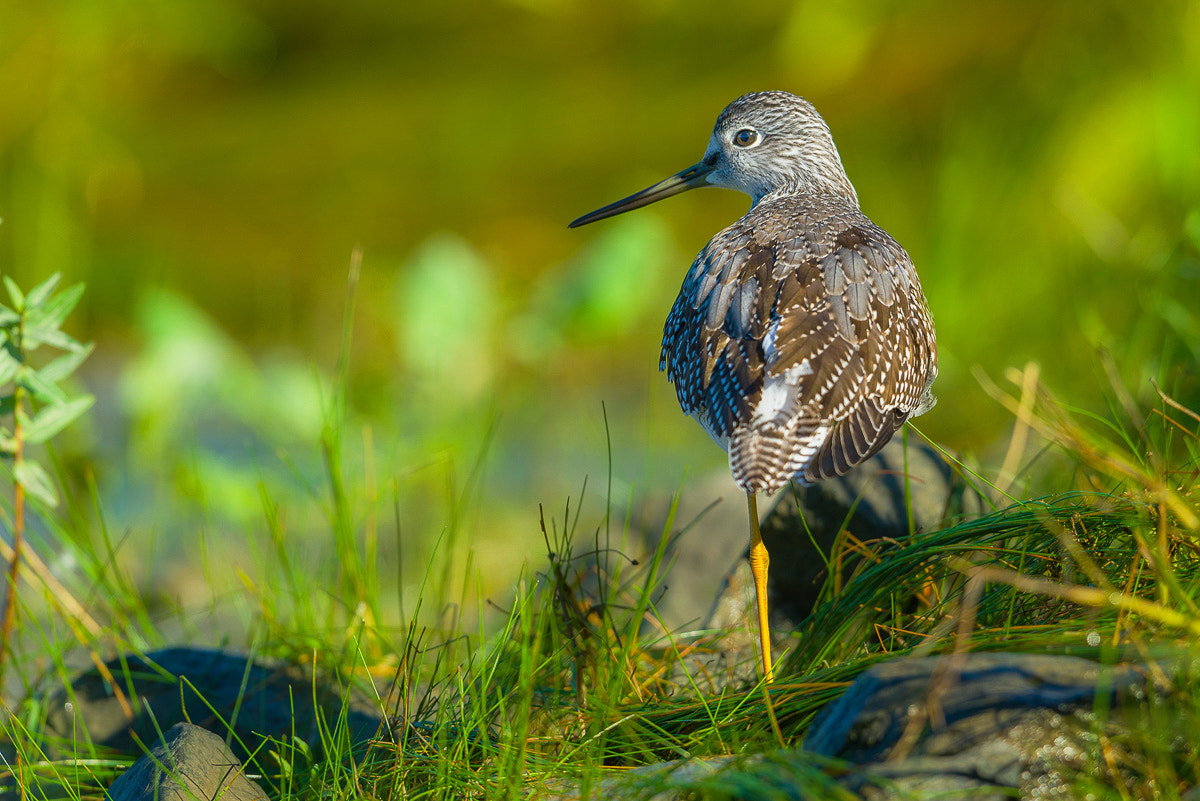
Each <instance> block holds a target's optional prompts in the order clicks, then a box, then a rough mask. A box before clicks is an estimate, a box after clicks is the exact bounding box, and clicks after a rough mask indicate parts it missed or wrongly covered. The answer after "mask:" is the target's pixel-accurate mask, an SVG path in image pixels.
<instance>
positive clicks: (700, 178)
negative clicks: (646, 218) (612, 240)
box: [567, 161, 716, 228]
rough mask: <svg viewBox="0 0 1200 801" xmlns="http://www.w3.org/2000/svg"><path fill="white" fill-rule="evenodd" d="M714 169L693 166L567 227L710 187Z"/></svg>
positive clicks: (708, 166) (586, 215)
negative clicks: (699, 187) (709, 180)
mask: <svg viewBox="0 0 1200 801" xmlns="http://www.w3.org/2000/svg"><path fill="white" fill-rule="evenodd" d="M714 169H716V165H714V164H705V163H704V162H703V161H702V162H700V163H699V164H693V165H692V166H691V167H688V168H687V169H686V170H684V171H683V172H677V173H675V174H674V175H672V176H671V177H670V178H668V179H666V180H665V181H659V182H658V183H656V184H655V185H654V186H650V187H647V188H645V189H643V190H642V191H641V192H638V193H636V194H633V195H630V196H629V197H627V198H625V199H624V200H618V201H617V202H616V203H609V204H608V205H607V206H605V207H604V208H602V209H596V210H595V211H593V212H591V213H590V214H585V215H583V216H582V217H580V218H579V219H578V220H576V221H575V222H573V223H571V224H570V225H568V226H567V227H568V228H578V227H579V226H581V225H587V224H588V223H594V222H596V220H603V219H605V218H607V217H615V216H616V215H618V214H624V213H625V212H627V211H633V210H634V209H640V208H641V207H642V206H649V205H650V204H651V203H657V202H658V201H660V200H662V199H663V198H666V197H671V195H678V194H679V193H680V192H686V191H688V190H689V189H695V188H696V187H698V186H708V185H709V184H708V182H707V181H706V180H705V179H706V178H707V177H708V174H709V173H710V172H712V171H713V170H714Z"/></svg>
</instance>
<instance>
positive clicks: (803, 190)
mask: <svg viewBox="0 0 1200 801" xmlns="http://www.w3.org/2000/svg"><path fill="white" fill-rule="evenodd" d="M749 194H750V208H754V207H755V206H757V205H758V204H759V203H761V202H763V201H764V200H767V201H770V200H776V199H778V198H782V197H802V196H805V195H809V196H821V195H824V196H833V197H836V198H839V199H841V200H843V201H844V202H846V203H848V204H850V205H851V206H853V207H854V208H856V209H857V208H858V193H857V192H855V191H854V185H853V184H851V183H850V179H849V178H847V177H846V174H845V173H842V174H841V175H840V176H838V177H837V179H833V177H831V178H829V179H823V180H819V181H812V180H803V181H796V182H794V183H785V184H780V185H779V186H771V187H763V188H762V189H759V190H756V191H754V192H751V193H749Z"/></svg>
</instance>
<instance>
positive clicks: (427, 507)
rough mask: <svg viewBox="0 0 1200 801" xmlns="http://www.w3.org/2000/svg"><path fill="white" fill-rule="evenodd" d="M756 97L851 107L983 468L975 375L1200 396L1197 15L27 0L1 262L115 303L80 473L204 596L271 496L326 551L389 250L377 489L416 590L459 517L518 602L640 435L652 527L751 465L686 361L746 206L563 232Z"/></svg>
mask: <svg viewBox="0 0 1200 801" xmlns="http://www.w3.org/2000/svg"><path fill="white" fill-rule="evenodd" d="M760 89H785V90H789V91H792V92H795V93H797V94H801V95H804V96H805V97H807V98H809V99H810V100H811V101H813V103H814V104H815V105H816V106H817V108H818V109H819V110H820V111H821V112H822V114H823V115H824V116H825V117H826V119H827V120H828V122H829V124H830V127H831V128H832V130H833V133H834V137H835V140H836V141H837V143H838V146H839V148H840V150H841V153H842V158H843V161H844V163H845V165H846V168H847V171H848V173H849V175H850V177H851V180H852V181H853V182H854V184H855V186H856V187H857V189H858V192H859V196H860V197H861V199H862V205H863V209H864V211H865V212H866V213H867V214H868V215H870V216H871V217H872V218H873V219H874V220H875V221H876V222H877V223H879V224H880V225H881V226H883V227H884V228H886V229H887V230H888V231H889V232H891V233H892V234H893V235H894V236H895V237H896V238H897V239H898V240H899V241H900V242H901V243H902V244H903V245H904V246H905V247H906V248H907V249H908V251H909V252H910V254H911V255H912V256H913V259H914V260H915V262H916V264H917V267H918V270H919V272H920V273H921V276H922V280H923V282H924V285H925V289H926V294H927V295H928V298H929V302H930V305H931V306H932V309H933V312H934V316H935V318H936V321H937V326H938V339H939V347H940V354H941V377H940V378H939V381H938V385H937V387H936V391H937V394H938V396H939V398H940V403H939V405H938V406H937V408H936V409H935V410H934V411H933V412H932V413H931V414H929V415H928V416H926V417H923V418H921V419H920V420H919V421H918V425H919V426H920V428H921V429H922V430H923V431H924V432H925V433H927V434H928V435H930V436H931V437H933V438H934V439H936V440H937V441H939V442H942V443H944V444H945V445H947V446H950V447H952V448H955V449H960V450H963V451H965V452H968V453H973V454H976V455H978V456H979V458H980V459H981V460H982V461H983V462H984V464H985V465H986V464H987V463H988V461H989V460H990V459H992V458H993V454H994V453H995V449H997V448H999V447H1002V446H1003V444H1004V442H1005V441H1006V437H1007V435H1008V431H1009V430H1010V428H1011V419H1010V416H1009V414H1008V413H1007V412H1005V411H1004V410H1003V409H1002V408H1001V407H1000V406H998V405H997V404H996V403H995V402H994V401H993V400H991V399H989V398H988V396H987V395H986V394H985V393H984V392H983V391H982V390H981V388H980V385H979V383H978V381H977V379H976V377H975V376H974V375H973V372H972V371H973V370H974V369H975V368H979V369H982V370H983V371H984V372H985V373H987V374H988V375H989V376H991V377H992V378H993V379H995V380H1001V379H1002V377H1003V374H1004V371H1005V369H1006V368H1008V367H1010V366H1021V365H1023V364H1025V363H1026V362H1027V361H1029V360H1035V361H1037V362H1039V363H1040V364H1041V368H1042V374H1043V377H1044V379H1045V380H1046V381H1047V382H1048V383H1049V385H1050V386H1051V387H1053V388H1054V389H1055V390H1057V391H1058V392H1059V393H1060V394H1062V395H1063V396H1065V397H1066V398H1068V399H1070V400H1071V401H1072V402H1073V403H1075V404H1077V405H1079V406H1083V407H1086V408H1094V409H1100V408H1103V404H1104V400H1103V398H1104V392H1105V390H1106V388H1107V387H1108V385H1109V378H1108V376H1107V375H1105V373H1104V370H1103V365H1104V362H1105V358H1106V357H1102V356H1101V354H1104V353H1107V354H1111V358H1112V363H1113V364H1114V365H1115V366H1116V370H1117V372H1118V373H1119V374H1120V376H1121V378H1122V380H1123V381H1124V382H1125V383H1126V384H1127V385H1128V387H1129V388H1130V391H1131V392H1133V393H1134V395H1135V396H1136V397H1138V398H1139V399H1142V400H1146V401H1149V400H1150V399H1152V398H1153V397H1154V396H1153V389H1152V386H1151V383H1150V382H1151V379H1154V380H1157V381H1159V382H1160V383H1161V384H1162V386H1163V388H1164V389H1167V390H1169V391H1171V392H1173V393H1175V394H1176V396H1177V397H1178V398H1179V399H1180V400H1181V401H1184V402H1187V403H1191V404H1192V405H1195V404H1196V402H1197V400H1198V399H1200V382H1198V379H1197V369H1196V368H1197V364H1200V259H1198V256H1197V253H1198V250H1200V200H1198V198H1200V2H1196V1H1195V0H1193V1H1192V2H1184V1H1182V0H1174V1H1173V0H1163V1H1161V2H1155V3H1131V2H1128V0H1094V1H1093V2H1026V1H1024V0H981V1H980V2H956V1H954V0H917V1H916V2H910V1H907V0H906V1H904V2H899V1H893V0H854V1H853V2H847V3H831V2H828V0H815V1H814V2H781V1H780V0H760V1H759V2H756V3H749V4H736V5H731V4H729V3H717V2H680V1H677V0H652V1H651V2H644V1H643V0H638V2H610V3H592V2H581V1H580V0H508V2H500V1H492V0H477V1H475V2H471V1H470V0H463V1H462V2H448V3H416V2H351V3H345V2H332V1H331V0H330V1H327V2H298V1H297V0H288V2H282V0H241V1H240V2H238V1H234V0H169V2H168V1H167V0H125V1H121V0H109V1H107V2H98V1H96V0H70V2H65V1H64V2H20V1H19V0H18V1H16V2H14V0H0V217H3V224H2V225H0V270H2V271H3V272H4V273H7V274H10V275H12V276H13V277H15V278H16V280H17V281H18V282H19V283H20V284H21V285H22V286H26V287H28V286H32V285H33V283H35V282H36V281H38V280H40V279H41V278H42V277H44V276H45V275H47V274H49V273H50V272H53V271H56V270H57V271H62V272H64V273H65V274H66V277H67V279H68V280H69V281H84V282H86V283H87V287H88V291H87V294H86V296H85V299H84V308H83V309H82V311H81V312H78V313H77V315H76V317H75V318H74V319H73V320H72V321H71V322H70V323H69V324H68V328H69V329H70V330H71V332H72V333H73V334H74V335H76V336H77V337H78V338H80V339H82V340H94V341H95V342H96V343H97V345H98V350H97V353H96V354H95V355H94V356H93V357H92V358H91V359H90V361H89V363H88V364H87V366H86V374H85V378H84V383H85V385H86V388H87V389H88V390H89V391H92V392H94V393H95V394H96V395H97V398H98V403H97V408H96V410H95V411H94V412H93V414H92V415H91V418H90V420H89V421H88V423H87V424H85V425H84V426H82V427H81V428H80V429H79V430H76V431H74V432H72V434H71V436H72V437H74V439H73V440H71V441H69V442H67V443H65V444H63V445H62V446H61V448H60V453H61V454H62V460H63V464H64V473H65V475H66V476H67V477H68V481H69V482H73V486H74V487H75V490H74V491H75V492H79V493H82V492H84V491H86V481H87V479H88V477H89V476H94V479H95V482H96V487H97V488H98V490H99V495H100V500H101V508H102V510H103V514H104V517H105V521H106V523H107V525H108V526H109V527H110V529H111V530H112V531H113V532H114V537H115V538H116V539H117V540H118V541H119V545H120V548H121V549H122V550H121V553H122V554H124V555H125V557H126V558H127V559H128V562H129V564H128V565H127V569H128V570H130V571H131V572H132V573H133V574H134V577H135V578H136V580H138V581H140V582H142V583H143V584H144V586H145V587H146V588H147V591H148V592H162V593H164V595H165V596H169V597H170V598H173V599H176V600H180V601H182V602H183V603H184V605H185V606H186V605H188V604H201V603H203V602H204V600H205V599H206V598H211V597H213V596H220V595H221V593H223V592H225V591H226V589H223V588H222V586H221V582H222V580H223V579H222V578H221V577H222V576H224V575H225V574H228V573H229V566H230V564H233V565H234V566H236V567H238V568H239V569H241V568H242V566H243V565H253V564H254V563H255V553H256V551H258V550H260V549H263V548H265V547H266V546H265V545H264V544H263V543H265V541H266V535H265V534H264V533H263V531H264V528H265V526H264V524H263V522H262V518H263V512H262V503H261V493H262V492H263V491H264V490H265V491H266V492H267V493H268V494H269V495H270V496H271V497H272V498H273V500H274V502H276V503H277V504H278V506H279V507H280V509H281V510H282V514H283V515H284V517H285V524H284V525H285V528H286V529H287V532H288V536H289V537H295V540H296V546H295V547H296V548H298V549H302V550H303V552H306V553H311V554H312V558H314V559H324V558H325V555H327V554H328V549H329V545H328V543H327V542H324V541H323V540H322V537H327V535H326V534H322V532H327V530H328V526H327V525H326V524H325V522H324V521H325V518H326V517H327V515H328V502H327V500H326V498H327V495H328V493H327V492H326V491H325V490H324V489H323V487H324V478H323V476H324V469H323V467H322V465H321V458H320V447H319V438H320V434H321V431H322V428H323V426H324V425H325V424H326V423H327V421H328V420H329V419H330V418H329V413H328V411H327V410H328V408H329V406H330V397H331V394H332V386H333V376H334V375H335V371H336V365H337V361H338V354H339V351H340V349H341V347H342V320H343V313H344V309H345V304H346V296H347V275H348V271H349V265H350V254H351V251H352V249H353V248H354V247H355V246H356V245H360V246H361V247H362V252H363V261H362V274H361V282H360V284H359V288H358V292H357V295H356V304H357V305H356V307H355V313H354V318H353V324H354V336H353V343H352V347H351V350H350V359H349V364H348V375H349V392H348V412H347V421H346V423H345V425H344V426H343V428H342V440H343V445H344V459H345V462H346V467H345V470H346V473H347V475H348V476H350V478H349V479H348V482H349V484H350V486H351V492H352V495H353V500H354V503H355V508H356V509H357V510H359V511H358V512H357V514H358V515H359V517H358V518H356V521H355V524H356V525H358V526H360V527H361V528H362V530H363V532H364V534H363V536H364V537H375V536H377V537H378V538H379V540H380V542H382V543H385V546H384V554H383V555H382V556H381V560H380V561H381V564H380V570H381V571H382V572H383V573H384V574H385V576H386V578H385V583H387V582H390V583H392V584H395V583H396V582H399V584H400V585H402V586H403V587H404V588H405V590H404V592H405V595H404V597H405V598H407V599H408V601H409V602H412V601H413V600H414V599H415V594H416V593H417V592H419V589H420V585H419V582H420V581H421V577H422V575H423V572H424V570H423V568H424V564H425V560H427V559H428V558H429V554H430V553H431V552H432V550H433V549H434V547H435V543H436V542H437V540H438V538H439V537H441V536H443V535H445V537H446V538H448V539H449V540H453V542H449V543H447V542H443V544H442V546H441V547H443V548H451V549H453V548H461V549H462V553H463V554H465V553H466V552H467V551H470V550H473V552H474V557H473V558H474V563H475V565H476V566H477V567H478V566H480V565H482V566H483V568H484V569H483V571H482V572H483V578H482V582H481V587H482V592H483V593H484V594H485V595H487V594H490V593H501V594H502V593H504V592H505V589H504V588H505V587H506V586H507V584H508V583H509V582H511V581H512V575H513V573H514V572H515V570H516V569H517V567H518V566H519V565H520V563H521V562H522V561H523V560H524V559H525V558H526V557H527V556H532V557H534V558H540V554H541V553H542V552H543V551H544V546H543V545H542V541H541V533H540V531H539V529H538V511H537V506H538V504H539V503H543V504H545V505H546V507H547V508H548V509H551V510H554V513H555V514H556V515H557V516H558V517H559V519H560V520H561V517H562V513H561V510H562V509H563V507H564V504H565V503H566V502H567V499H568V497H570V498H571V499H572V509H574V506H575V505H576V504H577V503H578V497H579V493H580V488H581V486H582V484H583V482H584V479H585V477H586V478H587V480H588V481H589V482H590V485H589V490H588V492H589V497H590V501H585V508H586V509H587V511H588V516H587V517H585V518H584V523H585V525H586V526H587V527H594V525H595V521H596V520H597V519H598V514H599V512H598V511H597V510H598V509H600V508H602V506H603V501H604V495H605V494H606V491H607V490H606V484H607V471H608V468H607V464H608V458H609V457H608V448H609V444H608V443H609V441H611V452H612V461H613V475H612V478H613V487H614V489H613V494H614V496H615V498H616V499H617V501H618V504H619V505H620V504H623V503H624V502H625V500H626V499H627V498H629V497H631V496H632V497H637V498H641V497H660V496H663V495H666V494H669V493H671V492H673V491H674V490H675V489H676V488H677V487H679V486H680V485H681V482H682V486H683V488H684V492H685V494H686V493H687V492H689V490H692V491H694V492H700V491H701V490H700V489H699V487H700V486H701V481H700V479H701V477H704V476H708V475H709V474H712V473H719V472H720V471H722V470H723V469H724V465H725V458H724V455H723V454H721V453H720V452H719V451H718V450H717V449H716V448H715V447H714V446H713V445H712V444H711V442H710V441H709V440H708V438H707V437H706V436H705V435H704V434H703V432H702V431H701V430H700V429H699V428H698V427H697V426H696V425H695V424H694V423H693V422H692V421H690V420H688V419H686V418H684V417H683V416H682V415H681V414H680V413H679V412H678V410H677V407H676V404H675V399H674V393H673V391H672V390H671V388H670V386H669V384H668V383H667V382H666V381H665V379H664V378H663V377H662V376H661V375H660V374H659V373H658V372H657V365H658V348H659V338H660V336H661V325H662V320H663V319H664V317H665V315H666V313H667V311H668V309H669V308H670V306H671V303H672V301H673V299H674V295H675V292H676V291H677V289H678V285H679V282H680V281H681V280H682V277H683V274H684V272H685V271H686V269H687V267H688V265H689V264H690V261H691V258H692V256H693V255H694V254H695V253H696V252H697V251H698V250H699V249H700V248H701V247H702V246H703V245H704V243H705V242H706V241H707V239H708V237H710V236H711V235H712V234H714V233H715V232H716V231H718V230H719V229H720V228H722V227H723V226H725V225H727V224H728V223H729V222H731V221H732V220H734V219H735V218H736V217H737V216H739V215H740V214H741V213H743V212H744V211H745V209H746V207H747V200H746V198H745V197H743V196H740V195H737V194H734V193H730V192H721V191H717V190H713V191H709V192H693V193H689V194H687V195H684V196H682V197H679V198H676V199H672V200H670V201H668V202H666V203H662V204H659V205H655V206H653V207H651V208H648V209H645V210H642V211H639V212H637V213H636V214H631V215H627V216H625V217H621V218H617V219H614V220H611V221H608V222H605V223H602V224H599V225H595V226H589V227H587V228H584V229H581V230H577V231H569V230H567V228H566V223H567V222H568V221H570V220H572V219H574V218H575V217H577V216H578V215H580V214H582V213H583V212H586V211H589V210H591V209H593V208H596V207H598V206H601V205H603V204H606V203H608V202H610V201H612V200H615V199H617V198H620V197H623V196H625V195H627V194H629V193H631V192H633V191H635V190H637V189H640V188H642V187H644V186H646V185H648V184H650V183H652V182H654V181H657V180H659V179H661V178H663V177H665V176H667V175H668V174H670V173H673V172H675V171H677V170H679V169H682V168H683V167H685V166H688V165H690V164H692V163H693V162H695V161H696V160H697V159H698V158H699V156H700V155H701V154H702V152H703V149H704V146H705V143H706V141H707V138H708V135H709V132H710V130H711V126H712V124H713V121H714V120H715V118H716V115H717V113H718V112H719V111H720V110H721V109H722V108H723V107H724V105H725V104H726V103H728V102H729V101H730V100H732V99H733V98H734V97H736V96H738V95H739V94H741V93H743V92H746V91H752V90H760ZM602 403H603V408H602ZM606 415H607V423H606V420H605V416H606ZM606 431H607V433H606ZM985 473H986V470H985ZM731 486H732V485H731ZM701 500H702V499H701ZM589 504H590V505H589ZM397 542H399V543H402V546H401V548H402V551H403V552H404V553H403V560H404V561H403V564H401V563H400V561H399V559H400V557H399V556H398V555H397V554H396V553H395V551H396V543H397ZM388 543H390V545H387V544H388ZM459 558H460V559H464V558H465V556H461V557H459ZM197 565H200V566H202V567H204V570H202V571H200V573H201V574H202V575H203V576H204V578H203V580H201V581H193V580H191V579H188V578H186V577H187V576H192V575H194V574H196V572H197V571H196V567H197ZM64 569H66V568H64ZM246 569H247V570H249V569H250V568H246ZM229 580H230V581H233V579H229ZM234 583H236V582H234Z"/></svg>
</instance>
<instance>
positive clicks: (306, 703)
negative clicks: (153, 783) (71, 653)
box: [46, 648, 383, 760]
mask: <svg viewBox="0 0 1200 801" xmlns="http://www.w3.org/2000/svg"><path fill="white" fill-rule="evenodd" d="M105 667H106V668H107V670H108V672H109V674H110V675H111V676H112V677H113V679H114V680H115V687H114V685H113V684H112V683H110V682H109V681H108V679H107V677H105V676H103V675H102V674H101V673H100V671H98V670H95V669H93V670H90V671H88V672H86V673H84V674H82V675H81V676H79V677H78V678H77V679H76V680H75V681H74V682H72V685H71V695H70V696H68V695H67V694H66V693H65V692H63V691H60V692H59V693H58V694H57V695H56V696H54V697H52V698H51V699H50V701H49V703H48V707H49V709H50V712H49V714H48V715H47V721H46V729H47V734H49V735H50V736H51V738H52V739H54V738H57V739H58V740H59V741H60V742H66V743H78V742H86V741H90V742H92V743H95V744H97V745H101V746H104V747H106V748H111V749H113V750H115V751H118V752H121V753H126V754H131V753H138V752H139V751H140V750H141V747H140V746H139V743H151V742H155V740H156V739H157V737H158V732H159V731H163V730H164V729H167V728H169V727H171V726H173V725H175V724H176V723H179V722H182V721H191V722H193V723H196V724H198V725H200V726H202V727H204V728H206V729H209V730H211V731H214V732H217V733H218V735H219V736H221V737H222V738H224V737H226V736H228V735H230V734H232V737H231V738H230V742H231V746H232V747H233V749H234V753H235V754H236V755H237V757H238V758H239V759H241V760H249V759H250V755H251V754H252V753H253V752H254V751H255V750H256V749H257V747H258V746H259V745H260V744H261V743H262V742H263V739H264V738H265V737H268V736H273V737H277V738H281V739H290V738H291V737H292V736H296V737H299V738H300V739H301V740H304V741H305V742H307V743H308V744H309V745H310V746H312V747H314V748H317V749H319V745H320V736H319V729H318V726H317V714H318V710H319V711H320V713H321V714H322V715H324V716H325V719H326V720H327V721H336V720H337V718H338V715H339V714H340V713H341V709H342V705H343V699H342V695H341V693H340V692H339V691H337V690H336V689H335V688H333V687H331V686H329V685H328V684H327V683H322V682H318V683H317V693H316V695H317V699H318V705H314V702H313V695H314V693H313V677H312V674H311V673H309V672H308V671H305V670H301V669H299V668H298V667H296V666H292V665H285V664H269V663H266V662H263V661H257V660H254V659H252V658H250V657H248V656H244V655H238V654H233V653H229V652H225V651H218V650H210V649H203V648H167V649H164V650H161V651H153V652H150V653H148V654H146V655H145V657H144V658H143V657H138V656H132V655H130V656H125V657H122V658H119V659H114V660H112V661H110V662H108V663H107V664H106V666H105ZM118 691H119V694H118ZM222 721H226V722H228V724H229V725H226V723H223V722H222ZM347 723H348V726H349V730H350V738H351V742H355V743H357V742H361V741H365V740H367V739H368V738H370V737H372V736H373V735H374V734H375V733H376V732H377V731H378V730H379V728H380V726H381V725H382V723H383V715H382V713H381V712H380V710H378V709H377V708H372V706H371V705H370V704H369V703H367V702H366V700H365V699H359V698H357V697H352V700H351V703H350V709H349V710H348V720H347ZM51 750H52V749H51ZM66 756H74V755H73V754H72V755H66Z"/></svg>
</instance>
